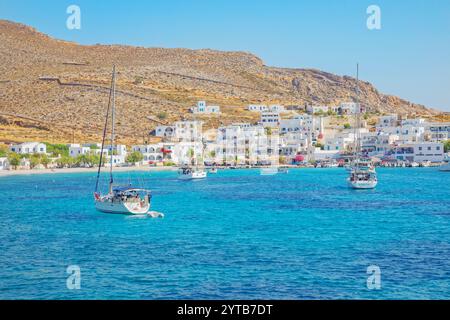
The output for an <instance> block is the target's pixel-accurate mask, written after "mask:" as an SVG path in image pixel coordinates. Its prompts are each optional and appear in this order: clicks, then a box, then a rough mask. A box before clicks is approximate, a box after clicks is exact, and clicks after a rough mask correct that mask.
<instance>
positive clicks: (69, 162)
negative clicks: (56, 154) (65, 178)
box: [56, 156, 75, 168]
mask: <svg viewBox="0 0 450 320" xmlns="http://www.w3.org/2000/svg"><path fill="white" fill-rule="evenodd" d="M74 162H75V161H74V158H72V157H70V156H61V157H60V158H58V160H56V163H57V165H58V168H65V167H69V168H71V167H72V166H73V165H74Z"/></svg>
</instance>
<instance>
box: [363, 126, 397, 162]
mask: <svg viewBox="0 0 450 320" xmlns="http://www.w3.org/2000/svg"><path fill="white" fill-rule="evenodd" d="M399 139H400V138H399V136H398V135H394V134H386V133H382V132H368V133H365V134H362V135H361V147H362V148H361V149H362V152H363V153H364V154H367V155H368V156H370V157H372V156H378V157H382V156H384V155H386V154H387V153H388V152H389V151H390V150H391V148H392V146H393V145H394V144H395V143H397V142H398V140H399Z"/></svg>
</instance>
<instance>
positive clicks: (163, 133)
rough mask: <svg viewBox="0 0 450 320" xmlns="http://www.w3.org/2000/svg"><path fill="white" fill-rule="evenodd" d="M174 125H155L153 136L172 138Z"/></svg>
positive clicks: (174, 129)
mask: <svg viewBox="0 0 450 320" xmlns="http://www.w3.org/2000/svg"><path fill="white" fill-rule="evenodd" d="M175 131H176V128H175V126H157V127H156V129H155V136H156V137H160V138H174V137H175Z"/></svg>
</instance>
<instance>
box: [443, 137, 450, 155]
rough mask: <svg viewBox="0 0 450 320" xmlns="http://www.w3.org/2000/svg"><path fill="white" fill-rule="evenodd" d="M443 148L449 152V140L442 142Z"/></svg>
mask: <svg viewBox="0 0 450 320" xmlns="http://www.w3.org/2000/svg"><path fill="white" fill-rule="evenodd" d="M444 150H445V152H450V140H447V141H445V142H444Z"/></svg>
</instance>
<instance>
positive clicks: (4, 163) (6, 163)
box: [0, 157, 10, 170]
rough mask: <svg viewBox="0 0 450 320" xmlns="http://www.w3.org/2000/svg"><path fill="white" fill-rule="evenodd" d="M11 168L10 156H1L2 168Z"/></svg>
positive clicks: (0, 163) (0, 164) (0, 168)
mask: <svg viewBox="0 0 450 320" xmlns="http://www.w3.org/2000/svg"><path fill="white" fill-rule="evenodd" d="M9 168H10V165H9V161H8V158H6V157H1V158H0V170H9Z"/></svg>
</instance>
